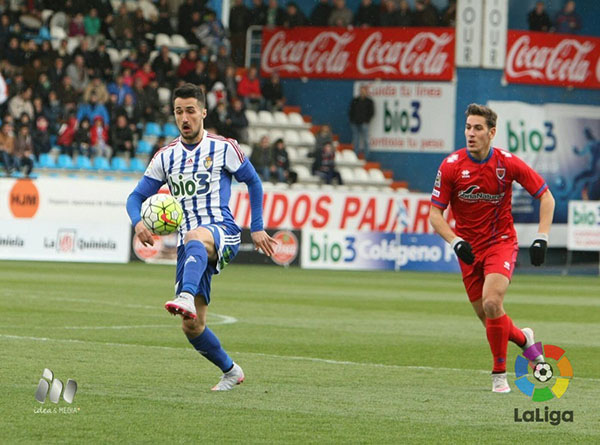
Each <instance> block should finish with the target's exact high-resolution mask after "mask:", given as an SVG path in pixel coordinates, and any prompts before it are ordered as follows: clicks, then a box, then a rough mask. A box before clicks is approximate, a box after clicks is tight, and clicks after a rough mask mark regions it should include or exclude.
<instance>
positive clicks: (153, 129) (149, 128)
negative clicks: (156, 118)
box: [144, 122, 162, 137]
mask: <svg viewBox="0 0 600 445" xmlns="http://www.w3.org/2000/svg"><path fill="white" fill-rule="evenodd" d="M161 135H162V130H161V129H160V125H159V124H157V123H156V122H147V123H146V128H145V129H144V136H156V137H158V136H161Z"/></svg>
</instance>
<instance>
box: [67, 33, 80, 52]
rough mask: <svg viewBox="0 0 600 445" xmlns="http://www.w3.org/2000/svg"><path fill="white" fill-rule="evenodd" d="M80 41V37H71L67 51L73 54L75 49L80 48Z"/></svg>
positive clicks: (68, 40)
mask: <svg viewBox="0 0 600 445" xmlns="http://www.w3.org/2000/svg"><path fill="white" fill-rule="evenodd" d="M80 43H81V40H80V39H79V38H78V37H69V38H68V39H67V52H68V53H69V54H73V51H75V50H76V49H77V48H79V44H80Z"/></svg>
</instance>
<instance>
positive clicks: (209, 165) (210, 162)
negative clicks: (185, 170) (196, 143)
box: [204, 156, 213, 170]
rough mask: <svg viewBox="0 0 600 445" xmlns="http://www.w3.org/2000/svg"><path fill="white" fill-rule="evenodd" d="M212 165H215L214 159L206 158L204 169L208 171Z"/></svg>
mask: <svg viewBox="0 0 600 445" xmlns="http://www.w3.org/2000/svg"><path fill="white" fill-rule="evenodd" d="M212 165H213V160H212V158H211V157H210V156H207V157H205V158H204V168H205V169H207V170H208V169H209V168H211V167H212Z"/></svg>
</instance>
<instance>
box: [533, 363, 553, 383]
mask: <svg viewBox="0 0 600 445" xmlns="http://www.w3.org/2000/svg"><path fill="white" fill-rule="evenodd" d="M533 376H534V377H535V378H536V379H537V380H538V381H540V382H542V383H544V382H547V381H548V380H550V379H551V378H552V366H550V363H538V364H537V365H535V368H534V369H533Z"/></svg>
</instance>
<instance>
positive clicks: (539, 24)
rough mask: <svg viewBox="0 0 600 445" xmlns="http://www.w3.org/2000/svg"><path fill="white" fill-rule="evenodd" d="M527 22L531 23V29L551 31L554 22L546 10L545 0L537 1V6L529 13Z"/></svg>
mask: <svg viewBox="0 0 600 445" xmlns="http://www.w3.org/2000/svg"><path fill="white" fill-rule="evenodd" d="M527 22H528V23H529V30H530V31H543V32H548V31H550V29H551V28H552V22H551V21H550V16H549V15H548V13H547V12H546V10H545V5H544V2H542V1H538V2H536V3H535V7H534V8H533V9H532V10H531V11H529V14H527Z"/></svg>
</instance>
